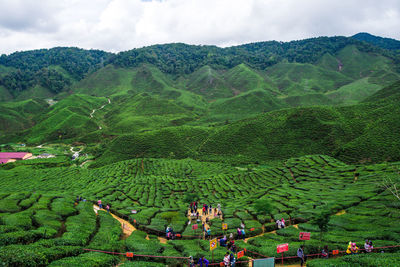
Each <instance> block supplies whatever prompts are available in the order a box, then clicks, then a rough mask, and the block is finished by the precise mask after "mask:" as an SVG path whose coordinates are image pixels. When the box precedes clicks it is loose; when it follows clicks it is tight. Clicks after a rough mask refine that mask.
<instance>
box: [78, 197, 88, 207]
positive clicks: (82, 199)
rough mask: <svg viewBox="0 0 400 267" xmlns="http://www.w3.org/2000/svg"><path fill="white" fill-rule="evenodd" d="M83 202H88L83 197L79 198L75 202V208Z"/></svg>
mask: <svg viewBox="0 0 400 267" xmlns="http://www.w3.org/2000/svg"><path fill="white" fill-rule="evenodd" d="M81 201H83V202H86V198H83V197H81V196H77V197H76V200H75V206H76V205H78V204H79V202H81Z"/></svg>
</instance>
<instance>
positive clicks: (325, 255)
mask: <svg viewBox="0 0 400 267" xmlns="http://www.w3.org/2000/svg"><path fill="white" fill-rule="evenodd" d="M321 256H322V258H325V259H328V258H329V249H328V246H327V245H325V247H324V248H323V249H322V252H321Z"/></svg>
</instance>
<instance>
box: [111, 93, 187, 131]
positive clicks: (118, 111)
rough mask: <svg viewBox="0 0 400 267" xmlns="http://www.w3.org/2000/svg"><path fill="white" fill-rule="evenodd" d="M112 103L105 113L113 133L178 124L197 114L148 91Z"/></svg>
mask: <svg viewBox="0 0 400 267" xmlns="http://www.w3.org/2000/svg"><path fill="white" fill-rule="evenodd" d="M117 103H118V104H115V105H112V107H111V110H110V111H109V112H108V113H106V114H105V115H104V121H105V122H106V124H107V127H108V129H110V131H111V132H113V133H130V132H138V131H143V130H152V129H158V128H162V127H167V126H177V125H180V124H183V123H185V122H188V121H192V120H193V119H194V118H195V114H193V113H192V112H191V111H189V110H187V109H185V108H184V107H182V106H179V105H178V104H176V101H175V100H167V99H163V98H159V97H156V96H151V95H149V94H147V93H142V94H138V95H135V96H132V97H129V96H128V97H127V99H126V100H125V101H120V102H117Z"/></svg>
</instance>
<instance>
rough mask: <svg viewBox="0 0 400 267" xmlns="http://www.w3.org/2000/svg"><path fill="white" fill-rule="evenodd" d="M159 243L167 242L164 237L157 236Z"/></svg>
mask: <svg viewBox="0 0 400 267" xmlns="http://www.w3.org/2000/svg"><path fill="white" fill-rule="evenodd" d="M157 238H158V240H160V243H161V244H167V242H168V240H167V239H166V238H164V237H157Z"/></svg>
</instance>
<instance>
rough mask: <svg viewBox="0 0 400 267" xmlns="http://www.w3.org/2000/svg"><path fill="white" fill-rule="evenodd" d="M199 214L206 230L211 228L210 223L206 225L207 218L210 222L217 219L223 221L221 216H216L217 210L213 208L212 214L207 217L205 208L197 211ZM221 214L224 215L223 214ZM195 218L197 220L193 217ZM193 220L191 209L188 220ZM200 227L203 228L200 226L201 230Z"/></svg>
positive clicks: (209, 213)
mask: <svg viewBox="0 0 400 267" xmlns="http://www.w3.org/2000/svg"><path fill="white" fill-rule="evenodd" d="M197 212H198V213H199V219H200V220H201V223H202V224H203V223H204V227H205V228H206V229H208V228H210V226H209V225H208V223H206V221H207V218H208V221H211V220H212V219H215V218H220V219H221V220H222V215H220V216H215V209H214V208H212V211H211V212H208V213H207V215H205V214H203V207H201V208H198V209H197ZM221 214H222V212H221ZM193 218H195V217H193ZM193 218H191V216H190V209H188V220H189V221H191V220H193ZM200 227H201V226H199V228H200Z"/></svg>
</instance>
